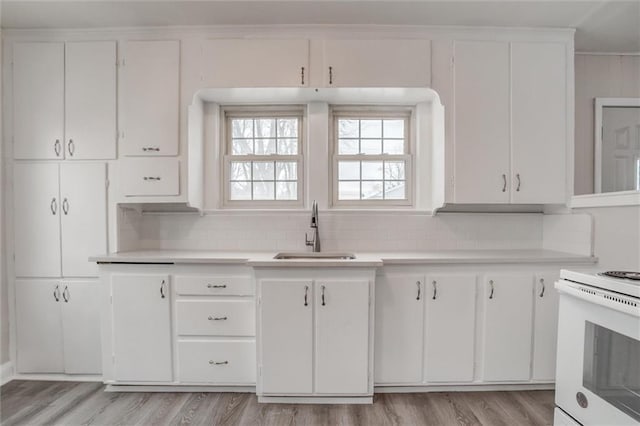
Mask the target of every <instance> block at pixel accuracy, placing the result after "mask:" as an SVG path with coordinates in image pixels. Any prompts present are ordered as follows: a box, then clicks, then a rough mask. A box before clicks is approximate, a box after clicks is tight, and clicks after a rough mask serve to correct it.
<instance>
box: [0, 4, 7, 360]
mask: <svg viewBox="0 0 640 426" xmlns="http://www.w3.org/2000/svg"><path fill="white" fill-rule="evenodd" d="M0 7H1V6H0ZM2 81H3V80H2V35H1V34H0V99H2V92H3V91H2ZM1 116H2V102H0V117H1ZM1 139H2V122H1V120H0V188H3V190H2V192H1V193H0V253H2V255H0V364H4V363H5V362H7V361H9V280H8V279H7V274H6V268H5V256H4V253H5V243H6V242H5V232H4V229H5V227H4V218H5V215H4V206H5V200H4V197H5V191H4V182H5V179H4V172H5V170H6V167H5V151H4V143H2V140H1Z"/></svg>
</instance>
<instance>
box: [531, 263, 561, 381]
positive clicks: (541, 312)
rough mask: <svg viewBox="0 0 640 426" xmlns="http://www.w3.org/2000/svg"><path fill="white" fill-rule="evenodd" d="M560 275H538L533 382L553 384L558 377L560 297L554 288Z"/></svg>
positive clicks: (535, 295)
mask: <svg viewBox="0 0 640 426" xmlns="http://www.w3.org/2000/svg"><path fill="white" fill-rule="evenodd" d="M558 278H559V275H558V274H557V273H556V274H554V273H546V274H537V275H536V280H535V286H534V294H533V297H534V300H535V302H534V305H535V306H534V307H535V312H534V317H535V321H534V324H533V375H532V379H533V380H544V381H549V382H553V381H555V377H556V343H557V335H558V301H559V295H558V292H557V291H556V289H555V287H554V283H555V282H556V281H557V280H558Z"/></svg>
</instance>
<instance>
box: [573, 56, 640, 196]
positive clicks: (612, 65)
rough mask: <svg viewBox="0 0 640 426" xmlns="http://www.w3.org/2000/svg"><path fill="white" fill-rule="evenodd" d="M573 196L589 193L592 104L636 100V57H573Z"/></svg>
mask: <svg viewBox="0 0 640 426" xmlns="http://www.w3.org/2000/svg"><path fill="white" fill-rule="evenodd" d="M575 72H576V83H575V84H576V88H575V90H576V103H575V105H576V120H575V123H576V130H575V181H574V188H575V194H576V195H580V194H591V193H593V165H594V149H593V147H594V138H593V133H594V129H593V126H594V124H593V120H594V118H593V116H594V109H593V102H594V101H593V100H594V98H602V97H610V98H615V97H624V98H629V97H640V56H619V55H581V54H576V60H575Z"/></svg>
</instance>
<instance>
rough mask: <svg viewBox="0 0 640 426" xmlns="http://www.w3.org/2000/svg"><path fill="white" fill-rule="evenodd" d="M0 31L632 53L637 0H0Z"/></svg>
mask: <svg viewBox="0 0 640 426" xmlns="http://www.w3.org/2000/svg"><path fill="white" fill-rule="evenodd" d="M0 7H1V10H0V15H1V20H0V24H1V26H2V28H4V29H33V28H105V27H132V26H174V25H175V26H185V25H309V24H311V25H439V26H440V25H444V26H446V25H462V26H493V27H534V28H538V27H542V28H544V27H553V28H559V27H560V28H576V39H575V40H576V51H588V52H640V0H635V1H623V0H597V1H579V0H574V1H562V0H556V1H551V0H548V1H545V0H538V1H520V0H503V1H483V0H475V1H457V0H448V1H444V0H440V1H431V0H413V1H404V0H395V1H389V0H377V1H371V0H280V1H273V0H209V1H186V0H180V1H176V0H164V1H151V0H138V1H121V0H111V1H99V0H84V1H57V0H47V1H27V0H13V1H11V0H2V2H1V3H0Z"/></svg>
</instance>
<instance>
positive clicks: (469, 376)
mask: <svg viewBox="0 0 640 426" xmlns="http://www.w3.org/2000/svg"><path fill="white" fill-rule="evenodd" d="M425 298H426V301H427V307H426V309H427V312H426V325H425V326H426V345H425V379H426V381H427V382H471V381H473V367H474V361H475V345H474V342H475V324H476V309H475V307H476V276H475V275H432V276H429V277H427V289H426V291H425Z"/></svg>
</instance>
